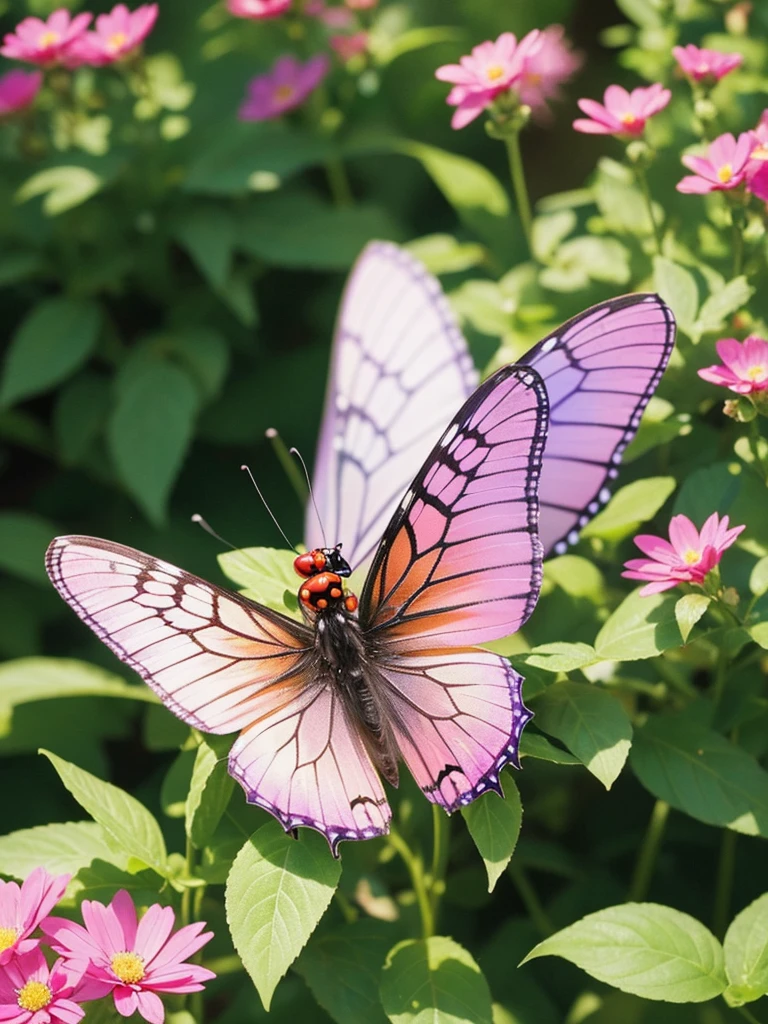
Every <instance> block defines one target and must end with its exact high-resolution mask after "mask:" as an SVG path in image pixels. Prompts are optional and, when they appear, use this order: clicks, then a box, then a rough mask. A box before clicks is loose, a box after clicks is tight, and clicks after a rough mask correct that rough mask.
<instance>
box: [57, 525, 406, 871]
mask: <svg viewBox="0 0 768 1024" xmlns="http://www.w3.org/2000/svg"><path fill="white" fill-rule="evenodd" d="M46 566H47V569H48V574H49V576H50V578H51V580H52V582H53V584H54V586H55V587H56V589H57V590H58V591H59V593H60V594H61V595H62V597H63V598H64V599H65V600H66V601H67V602H68V604H70V605H71V607H72V608H73V609H74V611H75V612H76V613H77V614H78V615H79V616H80V618H81V619H82V620H83V622H85V623H86V625H88V626H89V627H90V628H91V629H92V630H93V632H94V633H95V634H96V635H97V636H98V637H99V638H100V639H101V640H103V641H104V643H105V644H106V645H107V646H108V647H109V648H110V649H111V650H112V651H113V652H114V653H115V654H116V655H117V657H118V658H120V660H121V661H123V662H125V663H126V664H127V665H129V666H130V667H131V668H132V669H134V670H135V671H136V672H138V673H139V675H140V676H141V677H142V679H144V681H145V682H146V683H147V684H148V685H149V686H150V687H151V688H152V689H153V690H154V691H155V692H156V693H157V694H158V696H159V697H160V699H161V700H162V701H163V703H164V704H165V705H166V706H167V707H168V708H170V710H171V711H172V712H173V713H174V714H175V715H177V716H178V717H179V718H180V719H181V720H182V721H184V722H187V723H188V724H189V725H192V726H194V727H195V728H198V729H201V730H202V731H204V732H213V733H231V732H237V731H240V730H243V732H242V735H241V737H240V738H239V739H238V740H237V741H236V743H235V745H234V747H233V748H232V751H231V754H230V765H229V768H230V773H231V774H232V775H233V776H234V777H235V778H236V779H238V781H239V782H240V783H241V785H242V786H243V788H244V789H245V791H246V795H247V799H248V800H249V802H251V803H254V804H257V805H259V806H261V807H264V808H265V809H266V810H268V811H270V812H271V813H272V814H274V815H275V816H276V817H277V818H278V819H279V820H280V821H281V822H282V823H283V825H284V826H285V827H286V828H288V829H290V828H294V827H295V826H296V825H308V826H310V827H312V828H315V829H317V830H318V831H320V832H322V833H323V834H324V835H325V836H326V837H327V838H328V841H329V842H330V843H331V846H332V848H333V849H334V851H335V847H336V844H337V843H338V842H339V841H340V839H344V838H346V839H360V838H364V837H366V836H369V835H379V834H382V833H383V832H386V831H387V826H388V822H389V817H390V811H389V807H388V805H387V802H386V799H385V797H384V793H383V790H382V786H381V782H380V780H379V778H378V776H377V774H376V772H375V770H374V768H373V765H372V763H371V760H370V757H369V755H368V753H367V751H366V749H365V747H364V745H363V743H362V741H361V739H360V737H359V734H358V733H357V732H356V728H355V725H354V723H351V722H350V721H349V718H348V716H347V713H346V711H345V709H344V707H343V705H342V702H341V700H340V699H339V697H338V696H337V695H335V693H334V692H333V691H332V690H331V688H329V687H327V686H325V687H323V685H322V684H321V683H320V681H319V680H318V679H317V678H316V673H315V662H314V660H313V658H312V649H313V633H312V631H311V630H310V629H308V628H307V627H306V626H304V625H303V624H301V623H298V622H295V621H294V620H293V619H289V618H287V617H286V616H283V615H280V614H278V613H277V612H273V611H271V610H270V609H268V608H264V607H262V606H261V605H258V604H256V603H255V602H253V601H249V600H247V599H246V598H243V597H240V596H239V595H237V594H232V593H229V592H227V591H225V590H222V589H221V588H219V587H216V586H213V585H212V584H210V583H207V582H206V581H205V580H202V579H200V578H198V577H197V576H192V575H190V574H189V573H185V572H183V571H182V570H181V569H178V568H176V566H173V565H171V564H169V563H168V562H163V561H161V560H160V559H156V558H152V557H150V556H149V555H145V554H143V553H142V552H140V551H136V550H135V549H133V548H129V547H124V546H123V545H121V544H113V543H111V542H109V541H106V540H100V539H98V538H93V537H58V538H56V539H55V540H54V541H53V542H52V544H51V546H50V548H49V549H48V554H47V557H46ZM342 765H343V769H342Z"/></svg>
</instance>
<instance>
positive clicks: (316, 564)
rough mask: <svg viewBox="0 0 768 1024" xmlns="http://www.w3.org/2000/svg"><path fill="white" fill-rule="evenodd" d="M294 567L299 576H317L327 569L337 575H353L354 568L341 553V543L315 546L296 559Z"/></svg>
mask: <svg viewBox="0 0 768 1024" xmlns="http://www.w3.org/2000/svg"><path fill="white" fill-rule="evenodd" d="M293 567H294V569H295V570H296V572H297V573H298V574H299V576H306V577H310V576H316V575H317V574H318V573H319V572H324V571H325V570H326V569H327V570H328V571H329V572H333V573H335V574H336V575H337V576H351V575H352V570H351V568H350V567H349V562H347V561H346V560H345V559H344V558H343V557H342V554H341V544H337V545H336V547H335V548H315V550H314V551H307V552H306V553H305V554H303V555H299V557H298V558H296V559H294V562H293Z"/></svg>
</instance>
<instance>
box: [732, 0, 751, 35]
mask: <svg viewBox="0 0 768 1024" xmlns="http://www.w3.org/2000/svg"><path fill="white" fill-rule="evenodd" d="M751 13H752V4H751V3H750V2H749V0H743V3H740V4H735V5H734V6H733V7H732V8H731V9H730V11H726V14H725V27H726V29H727V31H728V32H730V34H731V35H732V36H745V35H746V34H747V33H748V32H749V16H750V14H751Z"/></svg>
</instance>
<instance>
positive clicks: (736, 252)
mask: <svg viewBox="0 0 768 1024" xmlns="http://www.w3.org/2000/svg"><path fill="white" fill-rule="evenodd" d="M743 262H744V236H743V235H742V233H741V224H740V223H739V221H737V219H736V217H735V216H734V217H733V274H732V275H731V276H732V277H738V276H739V274H740V273H741V266H742V263H743Z"/></svg>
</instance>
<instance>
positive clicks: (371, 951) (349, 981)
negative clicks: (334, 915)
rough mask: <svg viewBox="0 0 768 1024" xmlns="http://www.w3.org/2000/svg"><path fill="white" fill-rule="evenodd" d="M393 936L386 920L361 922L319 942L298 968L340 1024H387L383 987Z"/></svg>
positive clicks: (312, 947)
mask: <svg viewBox="0 0 768 1024" xmlns="http://www.w3.org/2000/svg"><path fill="white" fill-rule="evenodd" d="M392 933H393V928H392V925H388V924H385V923H384V922H383V921H372V920H370V919H364V920H362V921H356V922H355V923H354V924H351V925H345V926H344V927H343V928H339V929H338V930H336V931H332V932H327V933H326V934H325V935H322V936H319V937H318V938H316V939H314V940H313V941H312V942H311V943H310V944H309V945H308V946H307V948H306V949H305V950H304V952H303V953H302V954H301V956H300V957H299V959H298V960H297V961H296V963H295V964H294V968H293V969H294V970H295V971H296V972H297V973H298V974H300V975H301V977H302V978H303V979H304V981H306V983H307V985H308V986H309V988H310V989H311V990H312V994H313V996H314V997H315V999H316V1000H317V1002H318V1003H319V1005H320V1006H322V1008H323V1009H324V1010H325V1011H326V1013H328V1014H329V1015H330V1016H331V1017H332V1018H333V1019H334V1020H335V1021H336V1022H337V1024H363V1022H364V1024H385V1022H386V1017H385V1016H384V1011H383V1009H382V1007H381V999H380V998H379V983H380V981H381V969H382V967H383V966H384V960H385V958H386V955H387V953H388V952H389V950H390V949H391V948H392Z"/></svg>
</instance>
